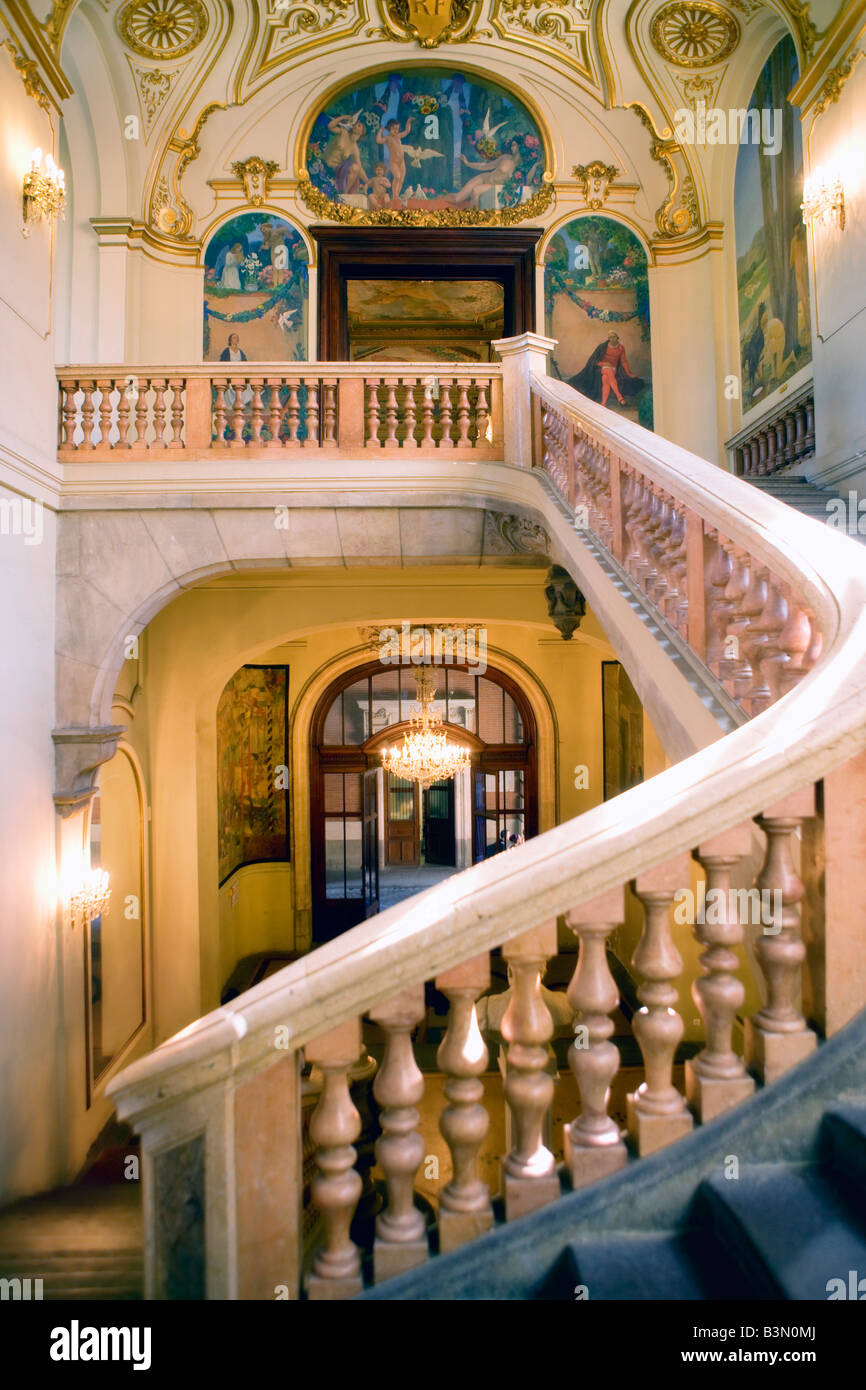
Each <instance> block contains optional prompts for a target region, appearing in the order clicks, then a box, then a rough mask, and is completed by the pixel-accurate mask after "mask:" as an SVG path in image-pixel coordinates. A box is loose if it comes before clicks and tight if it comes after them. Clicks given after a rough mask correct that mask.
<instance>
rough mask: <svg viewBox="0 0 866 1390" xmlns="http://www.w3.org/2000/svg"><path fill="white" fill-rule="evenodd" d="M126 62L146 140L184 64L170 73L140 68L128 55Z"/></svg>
mask: <svg viewBox="0 0 866 1390" xmlns="http://www.w3.org/2000/svg"><path fill="white" fill-rule="evenodd" d="M127 62H128V63H129V66H130V70H131V72H132V75H133V79H134V81H135V86H136V90H137V92H138V102H139V106H140V108H141V115H142V119H143V121H144V138H145V140H147V139H148V138H149V137H150V132H151V130H152V128H153V125H154V123H155V121H156V118H157V116H158V115H159V113H160V111H161V110H162V108H163V106H164V105H165V102H166V100H167V98H168V96H169V95H170V93H171V89H172V87H173V86H174V85H175V83H176V82H177V80H178V78H179V77H180V75H181V73H182V72H183V70H184V68H185V67H186V64H185V63H184V64H182V65H181V67H179V68H174V69H173V70H172V71H171V72H163V71H162V70H161V69H160V68H140V67H138V66H137V64H135V63H134V62H133V61H132V59H131V58H130V57H129V56H128V55H127Z"/></svg>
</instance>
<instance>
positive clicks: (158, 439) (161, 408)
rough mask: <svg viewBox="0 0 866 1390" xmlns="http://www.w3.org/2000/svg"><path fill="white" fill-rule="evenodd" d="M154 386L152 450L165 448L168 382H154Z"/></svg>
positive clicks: (157, 379) (156, 380)
mask: <svg viewBox="0 0 866 1390" xmlns="http://www.w3.org/2000/svg"><path fill="white" fill-rule="evenodd" d="M152 384H153V442H152V444H151V446H150V447H151V449H164V448H165V392H166V387H167V385H168V382H167V381H160V380H159V378H156V379H155V380H154V382H153V383H152Z"/></svg>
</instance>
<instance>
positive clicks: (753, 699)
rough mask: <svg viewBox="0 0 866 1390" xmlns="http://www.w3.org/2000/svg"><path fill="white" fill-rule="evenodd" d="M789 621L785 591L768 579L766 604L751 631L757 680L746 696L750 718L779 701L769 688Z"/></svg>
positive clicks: (750, 654) (751, 656)
mask: <svg viewBox="0 0 866 1390" xmlns="http://www.w3.org/2000/svg"><path fill="white" fill-rule="evenodd" d="M787 621H788V605H787V603H786V602H785V598H784V595H783V592H782V588H781V586H780V585H779V584H777V583H776V581H775V580H772V579H770V578H769V576H768V583H767V601H766V603H765V604H764V607H763V609H762V610H761V613H760V616H759V617H757V618H756V619H755V621H754V622H753V624H752V628H751V634H753V635H751V646H750V649H749V659H750V661H751V663H752V667H753V669H754V670H755V672H756V676H755V680H754V681H753V683H752V685H751V687H750V689H749V691H748V693H747V695H746V702H747V707H748V709H749V712H750V713H751V714H760V713H761V711H762V710H765V709H767V708H768V707H769V706H770V705H771V704H772V703H773V700H774V699H776V698H777V692H776V691H775V690H774V689H773V687H772V686H771V685H770V678H771V676H772V677H775V675H776V667H775V666H774V662H775V660H776V657H777V656H778V655H779V654H780V651H779V644H778V639H779V637H780V635H781V633H782V630H783V629H784V627H785V625H786V623H787Z"/></svg>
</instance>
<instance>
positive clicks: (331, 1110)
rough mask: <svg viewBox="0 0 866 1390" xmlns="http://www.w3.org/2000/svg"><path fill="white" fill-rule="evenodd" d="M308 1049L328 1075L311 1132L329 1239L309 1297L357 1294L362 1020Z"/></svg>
mask: <svg viewBox="0 0 866 1390" xmlns="http://www.w3.org/2000/svg"><path fill="white" fill-rule="evenodd" d="M304 1052H305V1055H306V1059H307V1061H308V1062H312V1063H313V1064H314V1065H316V1066H318V1067H320V1068H321V1071H322V1077H323V1081H322V1093H321V1095H320V1097H319V1102H318V1105H317V1106H316V1109H315V1111H314V1112H313V1117H312V1119H311V1121H310V1136H311V1138H312V1140H313V1142H314V1144H315V1145H316V1164H317V1166H318V1172H317V1174H316V1176H315V1177H314V1178H313V1182H312V1200H313V1205H314V1206H315V1207H317V1208H318V1210H319V1211H320V1212H321V1214H322V1223H323V1226H324V1239H323V1241H322V1244H321V1246H320V1247H319V1249H318V1250H317V1251H316V1254H315V1256H314V1258H313V1268H312V1273H311V1274H310V1275H309V1276H308V1279H307V1296H308V1298H313V1299H326V1298H327V1299H332V1298H334V1299H346V1298H354V1297H355V1295H356V1294H359V1293H360V1292H361V1288H362V1282H361V1252H360V1250H359V1249H358V1247H357V1245H355V1243H354V1241H352V1240H351V1239H350V1236H349V1229H350V1227H351V1225H352V1217H353V1215H354V1211H355V1208H356V1206H357V1205H358V1199H359V1197H360V1196H361V1187H362V1183H361V1175H360V1174H359V1173H358V1172H356V1171H355V1159H356V1157H357V1153H356V1151H355V1148H354V1147H353V1146H354V1143H355V1140H356V1139H357V1138H358V1136H359V1134H360V1133H361V1117H360V1115H359V1114H358V1111H357V1110H356V1108H355V1106H354V1104H353V1102H352V1097H351V1094H350V1092H349V1071H350V1068H351V1067H352V1066H353V1064H354V1063H356V1062H357V1061H358V1058H359V1057H360V1055H361V1025H360V1020H359V1019H352V1020H351V1021H350V1022H349V1023H344V1024H342V1025H341V1026H340V1027H339V1028H334V1029H332V1031H331V1032H330V1033H326V1034H325V1035H324V1036H323V1037H321V1038H316V1039H315V1041H314V1042H312V1043H309V1044H308V1045H307V1047H306V1048H305V1049H304Z"/></svg>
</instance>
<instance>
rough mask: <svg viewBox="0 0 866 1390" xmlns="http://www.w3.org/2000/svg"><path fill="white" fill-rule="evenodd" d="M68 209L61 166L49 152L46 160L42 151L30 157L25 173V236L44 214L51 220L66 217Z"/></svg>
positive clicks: (64, 177)
mask: <svg viewBox="0 0 866 1390" xmlns="http://www.w3.org/2000/svg"><path fill="white" fill-rule="evenodd" d="M65 211H66V176H65V174H64V173H63V170H62V169H58V167H57V165H56V164H55V163H54V160H53V159H52V158H51V155H50V154H47V155H46V156H45V158H44V160H43V158H42V151H41V150H34V151H33V154H32V155H31V156H30V172H29V173H27V174H25V175H24V229H23V230H24V235H25V236H29V235H30V224H31V223H32V222H39V221H41V220H42V218H43V217H45V218H48V219H49V220H50V219H52V218H55V217H63V215H64V213H65Z"/></svg>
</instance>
